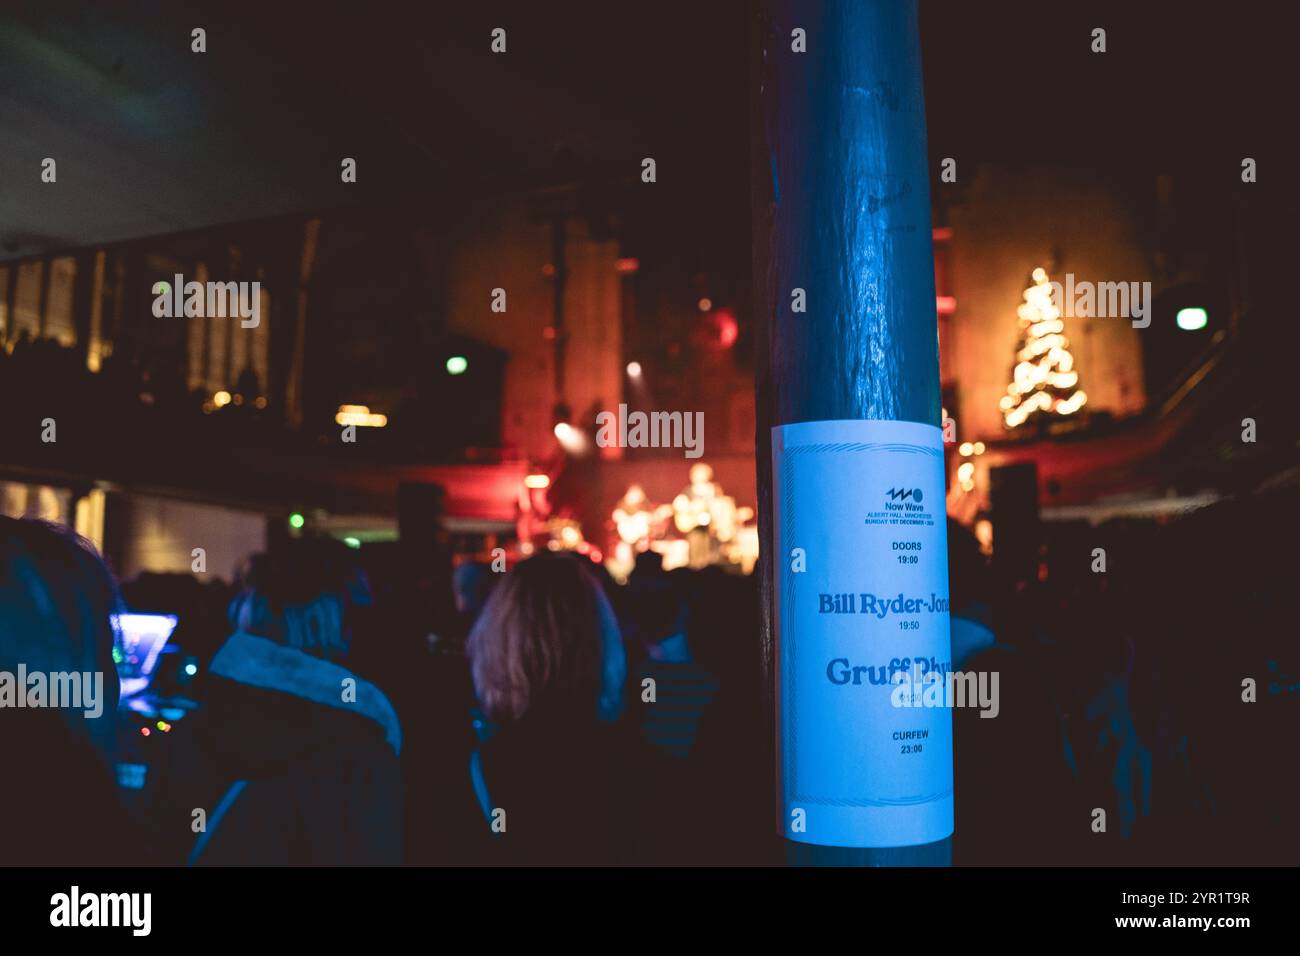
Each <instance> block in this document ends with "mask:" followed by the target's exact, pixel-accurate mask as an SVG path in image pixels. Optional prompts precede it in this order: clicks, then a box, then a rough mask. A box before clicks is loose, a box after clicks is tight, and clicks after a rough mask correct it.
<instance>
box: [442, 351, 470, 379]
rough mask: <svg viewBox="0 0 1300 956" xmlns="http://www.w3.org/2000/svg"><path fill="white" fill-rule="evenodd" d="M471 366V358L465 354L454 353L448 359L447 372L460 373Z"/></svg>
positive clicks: (451, 373)
mask: <svg viewBox="0 0 1300 956" xmlns="http://www.w3.org/2000/svg"><path fill="white" fill-rule="evenodd" d="M467 368H469V359H467V358H465V356H463V355H453V356H452V357H451V358H449V359H447V374H449V375H460V374H462V373H463V372H464V371H465V369H467Z"/></svg>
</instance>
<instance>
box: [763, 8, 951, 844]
mask: <svg viewBox="0 0 1300 956" xmlns="http://www.w3.org/2000/svg"><path fill="white" fill-rule="evenodd" d="M757 30H758V34H759V36H758V38H757V40H758V42H757V43H755V45H754V49H755V57H756V61H755V64H754V73H755V81H756V89H755V99H754V102H753V110H752V120H753V129H754V134H753V135H754V143H755V148H754V153H753V159H754V164H753V170H752V177H753V178H752V183H753V186H752V188H753V198H754V210H753V211H754V267H755V268H754V274H755V307H756V312H757V314H758V315H759V316H760V321H761V322H762V323H765V326H766V327H765V329H763V330H762V331H761V332H760V335H759V344H758V351H759V360H758V382H757V388H758V408H759V436H758V437H759V451H758V476H759V505H760V510H761V511H760V513H761V518H760V522H761V533H762V536H763V558H762V561H761V562H760V564H761V574H762V586H761V592H762V601H763V610H764V615H763V620H764V633H763V653H764V660H765V663H766V665H767V672H768V676H769V678H770V681H771V683H770V685H769V686H770V687H771V688H772V698H771V699H772V703H773V707H772V710H771V714H770V717H771V724H772V732H773V736H774V739H775V741H776V752H775V754H774V758H775V762H776V769H777V774H778V787H777V791H778V800H777V803H778V808H777V820H778V827H779V829H780V832H781V833H782V835H783V837H784V838H785V839H786V841H788V842H787V844H786V846H787V851H788V853H787V856H788V858H789V859H790V860H791V861H792V862H797V863H810V864H819V863H831V864H861V865H891V864H901V865H920V864H939V865H942V864H946V863H948V862H949V861H950V837H951V833H952V806H953V800H952V722H951V711H950V710H948V709H946V708H943V707H926V706H920V704H922V703H923V702H922V696H923V695H922V693H921V690H922V688H923V687H925V686H929V685H928V684H927V683H926V681H927V680H932V679H933V677H932V676H931V675H939V676H940V677H941V678H942V677H943V675H944V674H946V671H947V669H948V668H949V667H950V664H949V661H950V659H951V655H950V653H949V631H948V613H947V597H948V593H947V550H946V534H945V524H944V522H945V516H944V475H943V454H942V437H941V431H940V425H941V422H940V414H941V413H940V393H939V361H938V326H937V316H936V313H935V290H934V262H933V250H932V248H931V219H930V196H929V173H928V160H927V155H926V135H925V110H924V103H923V97H922V83H921V60H920V43H919V34H918V26H917V16H916V7H915V4H914V3H912V2H907V0H880V2H873V0H856V2H843V0H826V2H820V0H767V2H765V3H764V6H763V8H762V10H761V12H760V14H759V17H758V25H757ZM905 682H915V683H914V684H907V686H903V685H904V683H905ZM900 686H901V687H903V689H902V690H900V689H899V688H900ZM904 703H907V704H916V705H918V706H902V704H904Z"/></svg>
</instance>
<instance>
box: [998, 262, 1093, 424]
mask: <svg viewBox="0 0 1300 956" xmlns="http://www.w3.org/2000/svg"><path fill="white" fill-rule="evenodd" d="M1016 314H1017V315H1018V316H1019V317H1020V341H1019V342H1018V343H1017V344H1016V367H1015V369H1014V370H1013V371H1012V380H1011V384H1010V385H1008V386H1007V394H1005V395H1003V396H1002V401H1001V402H999V403H998V404H999V407H1000V408H1001V409H1002V420H1003V421H1004V422H1005V423H1006V426H1007V428H1016V427H1018V426H1020V425H1023V424H1024V423H1025V422H1026V421H1028V420H1029V419H1030V418H1031V417H1032V416H1034V415H1036V414H1038V413H1039V412H1044V413H1046V414H1048V415H1059V416H1061V417H1065V416H1067V415H1073V414H1074V413H1075V412H1077V411H1078V410H1079V409H1080V408H1082V407H1083V406H1084V403H1085V402H1087V401H1088V396H1087V395H1086V394H1084V392H1083V390H1082V389H1080V388H1077V387H1076V386H1078V384H1079V373H1078V372H1076V371H1075V370H1074V356H1073V355H1071V354H1070V340H1069V339H1067V338H1066V337H1065V323H1064V322H1062V321H1061V310H1060V309H1058V308H1057V307H1056V304H1055V303H1054V302H1053V301H1052V284H1051V282H1050V281H1049V280H1048V278H1047V272H1046V271H1045V270H1043V269H1041V268H1040V269H1035V270H1034V273H1033V284H1032V285H1030V286H1029V288H1028V289H1026V290H1025V301H1024V302H1022V303H1021V305H1020V308H1019V309H1017V310H1016Z"/></svg>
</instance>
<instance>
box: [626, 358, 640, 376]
mask: <svg viewBox="0 0 1300 956" xmlns="http://www.w3.org/2000/svg"><path fill="white" fill-rule="evenodd" d="M627 374H628V375H629V376H630V377H631V378H640V377H641V363H640V362H628V363H627Z"/></svg>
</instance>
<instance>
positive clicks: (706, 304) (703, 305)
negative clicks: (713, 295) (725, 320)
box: [696, 297, 713, 312]
mask: <svg viewBox="0 0 1300 956" xmlns="http://www.w3.org/2000/svg"><path fill="white" fill-rule="evenodd" d="M696 304H697V305H698V306H699V307H700V311H701V312H708V311H709V309H711V308H713V300H712V299H710V298H707V297H706V298H703V299H701V300H700V301H699V302H697V303H696Z"/></svg>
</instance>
